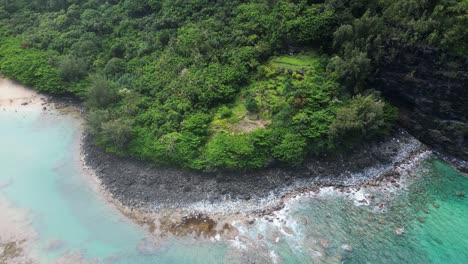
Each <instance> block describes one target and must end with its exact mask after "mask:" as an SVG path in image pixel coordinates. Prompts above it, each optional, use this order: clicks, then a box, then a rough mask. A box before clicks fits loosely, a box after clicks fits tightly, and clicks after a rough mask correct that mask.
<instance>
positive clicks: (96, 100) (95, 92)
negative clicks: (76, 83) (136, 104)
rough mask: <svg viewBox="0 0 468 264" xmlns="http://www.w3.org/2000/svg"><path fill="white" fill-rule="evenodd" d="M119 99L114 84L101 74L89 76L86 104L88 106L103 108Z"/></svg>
mask: <svg viewBox="0 0 468 264" xmlns="http://www.w3.org/2000/svg"><path fill="white" fill-rule="evenodd" d="M118 99H119V95H118V93H117V87H116V84H115V83H113V82H111V81H109V80H107V79H106V78H105V77H103V76H101V75H94V76H92V77H91V86H90V88H89V90H88V95H87V100H86V105H87V106H88V107H90V108H105V107H107V106H109V105H111V104H113V103H115V102H117V101H118Z"/></svg>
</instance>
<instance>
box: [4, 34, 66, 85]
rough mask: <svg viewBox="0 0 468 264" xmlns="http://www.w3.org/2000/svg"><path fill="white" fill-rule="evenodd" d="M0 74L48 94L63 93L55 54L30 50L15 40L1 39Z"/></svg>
mask: <svg viewBox="0 0 468 264" xmlns="http://www.w3.org/2000/svg"><path fill="white" fill-rule="evenodd" d="M0 47H1V48H0V72H1V73H3V74H5V75H6V76H8V77H10V78H13V79H16V80H17V81H19V82H21V83H24V84H26V85H29V86H32V87H34V88H36V89H38V90H42V91H47V92H63V86H62V85H63V84H62V82H61V80H60V77H59V72H58V70H57V68H55V67H53V66H52V65H51V62H52V61H53V60H54V59H55V58H56V54H54V53H53V52H45V51H41V50H37V49H34V48H28V47H27V46H26V44H24V45H23V47H22V45H21V42H20V41H19V40H17V39H15V38H10V37H3V36H2V37H1V39H0Z"/></svg>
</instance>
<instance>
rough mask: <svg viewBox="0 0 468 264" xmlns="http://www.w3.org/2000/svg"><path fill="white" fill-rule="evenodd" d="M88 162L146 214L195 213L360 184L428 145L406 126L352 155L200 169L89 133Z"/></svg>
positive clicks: (249, 208) (241, 209)
mask: <svg viewBox="0 0 468 264" xmlns="http://www.w3.org/2000/svg"><path fill="white" fill-rule="evenodd" d="M81 145H82V150H81V151H82V162H83V165H84V166H85V167H86V168H88V170H91V171H92V172H93V174H94V176H95V177H97V178H98V180H99V182H100V185H101V189H103V190H104V191H105V192H107V193H108V195H110V196H111V197H112V198H113V199H114V200H117V201H119V203H120V204H121V205H122V206H125V207H129V208H134V209H137V210H139V211H142V212H149V213H153V212H158V211H160V210H164V209H183V210H187V211H194V212H216V213H231V214H236V213H247V214H250V213H254V214H256V213H261V212H262V211H265V209H267V208H268V207H276V205H275V203H276V202H274V201H275V200H278V199H280V198H281V197H284V196H287V195H288V194H290V193H295V192H297V191H298V190H306V189H309V188H314V187H321V186H343V187H344V186H355V185H359V184H361V183H362V182H365V181H366V180H369V179H371V180H372V179H376V178H379V177H382V175H383V176H385V175H392V174H395V172H394V171H393V169H394V167H395V166H396V165H398V164H399V163H402V162H404V161H405V160H406V159H407V158H408V157H410V156H411V155H413V154H414V153H415V152H418V151H421V150H425V149H426V147H425V146H424V145H423V144H421V143H420V142H419V141H417V140H416V139H415V138H413V137H412V136H410V135H409V134H408V133H407V132H405V131H403V130H398V131H396V133H394V135H393V136H392V137H389V138H387V139H386V140H384V141H380V142H373V143H371V144H369V145H366V146H364V147H359V148H356V149H354V150H352V151H351V152H349V153H346V154H341V155H335V156H329V157H323V158H318V159H311V160H309V161H308V162H306V163H305V164H304V166H302V167H300V168H287V169H285V168H267V169H265V170H262V171H257V172H239V173H233V172H220V173H196V172H193V171H186V170H181V169H173V168H158V167H154V166H152V165H151V164H148V163H145V162H142V161H137V160H133V159H130V158H122V157H117V156H115V155H112V154H108V153H104V152H102V151H101V150H99V149H98V148H97V147H95V146H94V144H93V143H92V139H91V138H90V137H89V136H88V135H86V134H85V135H83V138H82V143H81Z"/></svg>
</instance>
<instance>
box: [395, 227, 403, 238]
mask: <svg viewBox="0 0 468 264" xmlns="http://www.w3.org/2000/svg"><path fill="white" fill-rule="evenodd" d="M404 233H405V229H404V228H397V229H395V234H396V235H397V236H402V235H403V234H404Z"/></svg>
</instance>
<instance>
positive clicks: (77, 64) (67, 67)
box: [59, 56, 88, 82]
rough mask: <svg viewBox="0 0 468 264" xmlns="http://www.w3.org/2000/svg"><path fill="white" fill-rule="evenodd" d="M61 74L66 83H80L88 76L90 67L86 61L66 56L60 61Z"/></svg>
mask: <svg viewBox="0 0 468 264" xmlns="http://www.w3.org/2000/svg"><path fill="white" fill-rule="evenodd" d="M59 69H60V70H59V74H60V77H61V78H62V80H64V81H66V82H78V81H79V80H81V79H82V78H83V77H85V76H86V75H87V74H88V65H87V63H86V61H85V60H84V59H81V58H77V57H74V56H65V57H63V58H62V60H61V61H60V65H59Z"/></svg>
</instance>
